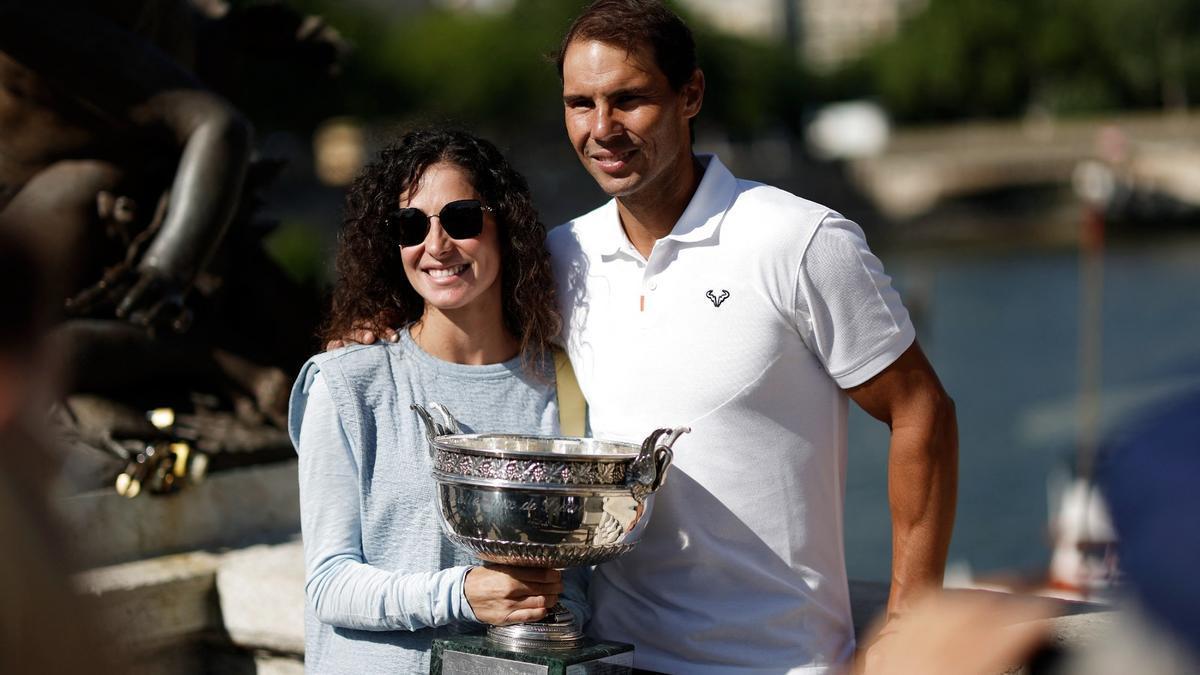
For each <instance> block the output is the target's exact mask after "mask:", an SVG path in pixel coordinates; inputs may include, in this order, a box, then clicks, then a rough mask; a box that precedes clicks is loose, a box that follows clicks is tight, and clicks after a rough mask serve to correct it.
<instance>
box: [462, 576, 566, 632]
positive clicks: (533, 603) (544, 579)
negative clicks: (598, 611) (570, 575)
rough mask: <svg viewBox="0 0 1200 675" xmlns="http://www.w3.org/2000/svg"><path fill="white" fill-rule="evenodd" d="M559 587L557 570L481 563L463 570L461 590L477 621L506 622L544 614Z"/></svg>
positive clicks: (560, 584)
mask: <svg viewBox="0 0 1200 675" xmlns="http://www.w3.org/2000/svg"><path fill="white" fill-rule="evenodd" d="M562 589H563V585H562V572H560V571H559V570H547V569H540V568H536V567H511V566H508V565H484V566H482V567H472V568H471V571H469V572H467V579H466V588H465V589H464V594H465V595H466V596H467V602H469V603H470V604H471V610H472V611H473V612H475V616H476V618H478V619H479V620H480V621H482V622H483V623H487V624H491V625H493V626H507V625H508V624H513V623H524V622H526V621H537V620H539V619H542V618H545V616H546V614H547V612H548V610H549V609H550V608H551V607H553V606H554V605H555V604H557V603H558V596H559V595H560V594H561V593H562Z"/></svg>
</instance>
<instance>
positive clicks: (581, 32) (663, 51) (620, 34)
mask: <svg viewBox="0 0 1200 675" xmlns="http://www.w3.org/2000/svg"><path fill="white" fill-rule="evenodd" d="M576 40H589V41H596V42H603V43H604V44H606V45H612V46H614V47H619V48H621V49H623V50H625V51H626V52H628V53H630V54H634V53H637V52H638V51H640V50H642V49H646V48H649V49H650V53H651V55H652V56H653V57H654V63H655V65H657V66H658V68H659V70H661V71H662V72H663V74H665V75H666V76H667V81H668V82H670V84H671V88H673V89H675V90H676V91H678V90H679V89H681V88H682V87H683V85H684V84H686V83H687V81H688V80H689V79H691V77H692V73H694V72H696V68H697V64H696V42H695V40H694V39H693V38H692V31H691V29H689V28H688V27H687V24H685V23H684V22H683V19H680V18H679V16H678V15H677V14H675V12H672V11H671V10H670V9H667V7H666V6H664V5H663V3H662V2H660V1H659V0H596V1H595V2H593V3H592V4H590V5H588V7H587V9H585V10H583V13H582V14H580V15H579V17H578V18H576V19H575V21H574V22H573V23H572V24H571V27H570V29H568V30H567V34H566V36H564V37H563V41H562V44H561V45H560V46H559V48H558V55H557V57H556V58H555V62H556V63H557V64H558V77H559V79H560V80H561V79H562V76H563V60H564V59H565V58H566V56H567V47H570V46H571V43H572V42H575V41H576Z"/></svg>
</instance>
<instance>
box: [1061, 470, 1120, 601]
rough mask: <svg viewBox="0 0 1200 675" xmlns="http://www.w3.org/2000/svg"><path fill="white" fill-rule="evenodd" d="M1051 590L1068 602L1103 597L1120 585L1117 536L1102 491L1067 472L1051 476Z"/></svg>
mask: <svg viewBox="0 0 1200 675" xmlns="http://www.w3.org/2000/svg"><path fill="white" fill-rule="evenodd" d="M1050 509H1051V516H1050V530H1051V536H1052V538H1053V540H1054V552H1053V553H1052V554H1051V557H1050V579H1049V586H1050V588H1051V590H1052V591H1053V592H1054V593H1053V594H1054V595H1058V596H1059V597H1065V598H1068V599H1104V598H1105V597H1106V596H1107V595H1109V592H1111V591H1112V590H1113V588H1114V587H1115V586H1116V585H1117V582H1118V577H1119V571H1118V568H1117V554H1116V551H1117V547H1116V544H1117V534H1116V531H1115V530H1114V529H1113V526H1112V520H1111V519H1110V518H1109V515H1108V505H1107V504H1106V503H1105V501H1104V497H1103V495H1101V494H1100V491H1099V489H1097V488H1096V486H1095V485H1094V484H1092V483H1090V482H1088V481H1087V480H1086V479H1083V478H1079V477H1069V476H1067V475H1065V474H1063V473H1059V474H1057V475H1052V476H1051V478H1050Z"/></svg>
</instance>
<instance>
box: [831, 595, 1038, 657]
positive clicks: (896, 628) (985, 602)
mask: <svg viewBox="0 0 1200 675" xmlns="http://www.w3.org/2000/svg"><path fill="white" fill-rule="evenodd" d="M1048 616H1050V604H1049V603H1048V602H1045V601H1043V600H1040V599H1036V598H1029V597H1017V596H1011V595H1006V594H1002V593H991V592H987V591H953V592H951V593H944V592H940V593H933V594H930V595H929V596H926V597H925V598H924V599H922V600H918V601H917V602H916V604H914V605H913V609H912V610H911V611H909V612H907V613H905V614H903V615H901V616H899V617H894V618H891V619H888V620H887V622H886V623H884V624H883V626H881V627H880V628H879V629H878V630H877V631H873V637H872V638H869V639H868V640H867V641H866V645H867V646H866V647H865V648H864V649H862V650H861V651H860V652H859V654H858V657H857V659H856V661H855V664H854V669H853V671H852V672H853V673H854V675H910V674H912V673H920V674H921V675H973V674H978V675H994V674H995V673H1002V672H1005V671H1006V670H1007V669H1009V668H1012V667H1013V666H1016V665H1020V664H1021V663H1023V662H1024V660H1025V659H1027V658H1028V657H1029V656H1030V655H1031V654H1032V653H1033V652H1034V650H1035V649H1036V648H1037V647H1038V645H1039V644H1041V642H1042V641H1043V640H1045V639H1046V637H1047V635H1048V633H1049V627H1048V626H1047V625H1046V623H1045V622H1043V621H1040V619H1045V618H1047V617H1048Z"/></svg>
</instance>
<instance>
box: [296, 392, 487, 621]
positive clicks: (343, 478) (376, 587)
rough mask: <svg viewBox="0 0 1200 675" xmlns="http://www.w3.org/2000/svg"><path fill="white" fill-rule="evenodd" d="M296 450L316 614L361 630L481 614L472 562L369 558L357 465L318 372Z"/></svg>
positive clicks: (307, 584)
mask: <svg viewBox="0 0 1200 675" xmlns="http://www.w3.org/2000/svg"><path fill="white" fill-rule="evenodd" d="M297 450H298V452H299V454H300V519H301V526H302V530H303V539H304V562H305V571H306V582H305V593H306V595H307V597H308V601H309V603H310V604H311V605H312V607H313V609H314V611H315V613H316V615H317V618H318V619H319V620H320V621H321V622H323V623H327V624H330V625H333V626H339V627H342V628H355V629H360V630H417V629H420V628H426V627H430V626H442V625H446V624H449V623H452V622H457V621H475V620H476V618H475V614H474V613H473V612H472V610H471V606H470V604H469V603H468V602H467V600H466V597H465V596H464V594H463V590H464V578H465V577H466V574H467V571H468V570H469V569H470V568H469V567H452V568H449V569H444V570H439V571H436V572H413V573H402V572H390V571H387V570H383V569H379V568H377V567H373V566H371V565H368V564H366V563H364V562H363V552H362V526H361V521H360V518H359V479H358V465H357V462H356V460H355V458H354V454H353V453H352V452H351V450H350V443H349V441H348V439H347V438H346V434H345V432H344V431H343V429H342V425H341V422H340V421H339V419H338V416H337V410H336V408H335V406H334V403H333V399H332V398H331V397H330V395H329V390H328V388H327V387H326V385H325V382H324V379H323V378H322V377H321V375H320V374H318V375H317V376H316V378H315V379H314V380H313V382H312V385H311V386H310V388H309V391H308V401H307V405H306V407H305V409H304V418H303V423H302V425H301V429H300V438H299V443H298V444H297Z"/></svg>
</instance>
